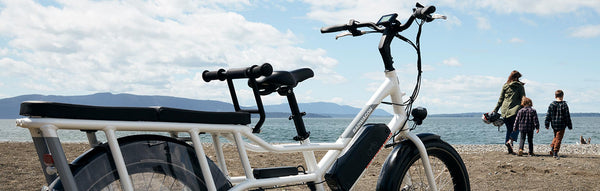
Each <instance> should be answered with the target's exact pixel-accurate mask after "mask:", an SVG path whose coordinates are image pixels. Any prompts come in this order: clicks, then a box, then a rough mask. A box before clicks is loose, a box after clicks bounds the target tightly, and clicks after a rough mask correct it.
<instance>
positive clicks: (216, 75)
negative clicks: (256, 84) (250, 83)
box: [202, 63, 273, 82]
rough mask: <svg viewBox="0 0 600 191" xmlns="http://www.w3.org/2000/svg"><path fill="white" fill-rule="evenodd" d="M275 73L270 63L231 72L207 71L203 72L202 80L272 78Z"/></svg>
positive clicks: (221, 70) (223, 70)
mask: <svg viewBox="0 0 600 191" xmlns="http://www.w3.org/2000/svg"><path fill="white" fill-rule="evenodd" d="M271 73H273V67H272V66H271V64H269V63H264V64H263V65H260V66H258V65H254V66H250V67H246V68H233V69H229V70H227V71H226V70H225V69H219V70H217V71H208V70H205V71H204V72H202V79H203V80H204V81H205V82H210V81H211V80H221V81H223V80H225V79H239V78H258V77H260V76H270V75H271Z"/></svg>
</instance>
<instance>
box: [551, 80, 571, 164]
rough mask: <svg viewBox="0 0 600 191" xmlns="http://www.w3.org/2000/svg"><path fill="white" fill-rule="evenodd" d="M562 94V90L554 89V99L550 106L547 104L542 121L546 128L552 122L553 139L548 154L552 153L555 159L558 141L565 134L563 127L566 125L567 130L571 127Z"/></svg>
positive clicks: (558, 145)
mask: <svg viewBox="0 0 600 191" xmlns="http://www.w3.org/2000/svg"><path fill="white" fill-rule="evenodd" d="M564 95H565V94H564V92H563V91H562V90H556V92H555V93H554V97H555V98H556V101H553V102H552V103H550V106H548V112H547V113H546V120H545V123H544V125H545V126H546V129H548V127H549V126H550V124H552V130H554V139H553V140H552V144H550V155H553V156H554V158H556V159H558V150H559V149H560V143H561V142H562V139H563V136H564V135H565V128H567V127H568V128H569V130H571V129H573V124H572V123H571V114H570V113H569V106H568V105H567V102H566V101H563V97H564Z"/></svg>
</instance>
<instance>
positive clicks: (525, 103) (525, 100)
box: [521, 96, 533, 107]
mask: <svg viewBox="0 0 600 191" xmlns="http://www.w3.org/2000/svg"><path fill="white" fill-rule="evenodd" d="M521 105H522V106H523V107H525V106H533V101H531V99H529V98H528V97H525V96H523V99H521Z"/></svg>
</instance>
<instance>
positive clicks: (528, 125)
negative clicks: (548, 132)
mask: <svg viewBox="0 0 600 191" xmlns="http://www.w3.org/2000/svg"><path fill="white" fill-rule="evenodd" d="M534 128H535V129H540V121H539V120H538V116H537V112H536V111H535V109H533V108H531V106H527V107H523V108H522V109H521V110H519V112H518V113H517V118H516V119H515V127H514V129H519V131H521V132H523V133H527V132H531V131H533V129H534Z"/></svg>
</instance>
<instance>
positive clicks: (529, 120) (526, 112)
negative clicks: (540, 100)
mask: <svg viewBox="0 0 600 191" xmlns="http://www.w3.org/2000/svg"><path fill="white" fill-rule="evenodd" d="M521 106H523V108H521V110H519V112H518V113H517V118H516V119H515V124H514V131H516V130H517V129H518V130H519V132H521V140H520V141H519V152H518V153H517V155H519V156H522V155H523V147H524V146H525V137H527V142H528V143H529V156H534V154H533V130H534V129H535V130H536V133H539V132H540V122H539V120H538V117H537V112H536V111H535V109H533V108H532V106H533V102H532V101H531V99H529V98H528V97H525V96H523V99H522V101H521Z"/></svg>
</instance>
